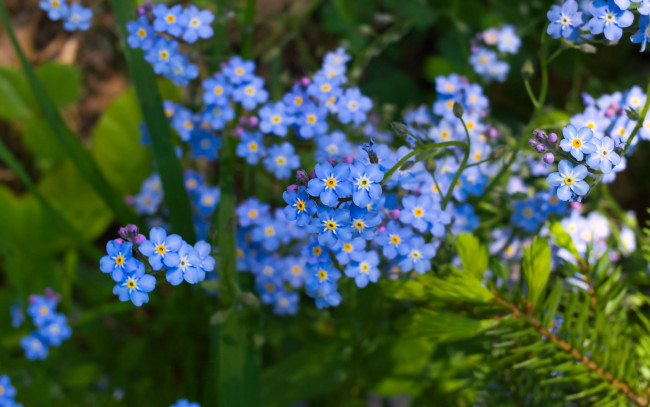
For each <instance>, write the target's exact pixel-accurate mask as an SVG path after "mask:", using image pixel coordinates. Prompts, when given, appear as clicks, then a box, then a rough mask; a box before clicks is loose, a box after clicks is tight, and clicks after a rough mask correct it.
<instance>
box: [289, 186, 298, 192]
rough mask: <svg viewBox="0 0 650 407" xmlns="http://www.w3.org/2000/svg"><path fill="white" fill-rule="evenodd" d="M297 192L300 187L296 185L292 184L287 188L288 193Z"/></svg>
mask: <svg viewBox="0 0 650 407" xmlns="http://www.w3.org/2000/svg"><path fill="white" fill-rule="evenodd" d="M297 190H298V185H296V184H291V185H289V186H287V191H293V192H296V191H297Z"/></svg>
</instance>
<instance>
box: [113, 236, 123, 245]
mask: <svg viewBox="0 0 650 407" xmlns="http://www.w3.org/2000/svg"><path fill="white" fill-rule="evenodd" d="M113 241H114V242H115V243H117V244H119V245H120V246H122V245H123V244H124V240H122V239H121V238H119V237H118V238H117V239H114V240H113Z"/></svg>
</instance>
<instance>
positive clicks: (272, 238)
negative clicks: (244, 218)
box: [251, 217, 287, 252]
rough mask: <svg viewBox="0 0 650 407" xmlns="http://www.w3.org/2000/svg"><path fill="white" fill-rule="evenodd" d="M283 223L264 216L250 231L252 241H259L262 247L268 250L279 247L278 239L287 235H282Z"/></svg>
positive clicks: (272, 250)
mask: <svg viewBox="0 0 650 407" xmlns="http://www.w3.org/2000/svg"><path fill="white" fill-rule="evenodd" d="M283 229H284V225H283V224H282V222H280V221H278V220H276V219H272V218H268V217H267V218H265V219H261V221H260V222H259V223H258V224H257V225H256V226H255V228H253V231H252V232H251V239H252V240H253V241H254V242H257V243H261V245H262V247H263V248H264V249H265V250H267V251H269V252H274V251H275V250H277V249H278V247H280V240H281V239H286V238H287V236H286V235H284V236H283Z"/></svg>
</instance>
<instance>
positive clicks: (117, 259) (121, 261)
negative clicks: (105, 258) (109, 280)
mask: <svg viewBox="0 0 650 407" xmlns="http://www.w3.org/2000/svg"><path fill="white" fill-rule="evenodd" d="M115 264H117V265H118V266H121V265H122V264H124V256H117V257H115Z"/></svg>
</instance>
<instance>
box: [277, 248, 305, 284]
mask: <svg viewBox="0 0 650 407" xmlns="http://www.w3.org/2000/svg"><path fill="white" fill-rule="evenodd" d="M306 267H307V265H306V263H305V258H304V257H301V256H300V257H287V258H286V259H285V267H284V269H283V271H282V274H283V276H282V277H283V278H284V280H285V281H286V282H288V283H289V284H290V285H291V286H292V287H293V288H300V287H302V286H303V284H305V279H306V278H307V269H306Z"/></svg>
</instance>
